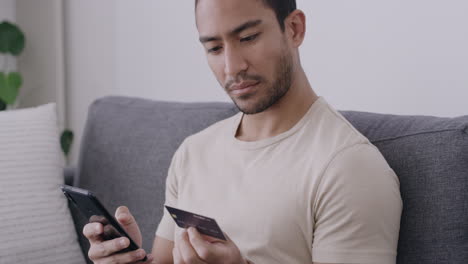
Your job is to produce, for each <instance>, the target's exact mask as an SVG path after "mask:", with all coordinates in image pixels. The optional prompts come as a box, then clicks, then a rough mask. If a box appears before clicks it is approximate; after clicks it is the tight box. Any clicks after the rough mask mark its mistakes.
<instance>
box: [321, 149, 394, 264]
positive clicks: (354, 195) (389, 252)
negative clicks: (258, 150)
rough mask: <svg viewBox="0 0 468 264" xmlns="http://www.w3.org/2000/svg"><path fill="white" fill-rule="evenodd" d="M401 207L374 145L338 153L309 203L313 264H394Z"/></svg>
mask: <svg viewBox="0 0 468 264" xmlns="http://www.w3.org/2000/svg"><path fill="white" fill-rule="evenodd" d="M402 208H403V203H402V200H401V195H400V182H399V179H398V177H397V176H396V174H395V172H394V171H393V170H392V169H391V167H390V166H389V165H388V163H387V162H386V160H385V159H384V157H383V156H382V154H381V153H380V151H379V150H378V149H377V148H376V147H375V146H374V145H372V144H364V143H363V144H357V145H354V146H351V147H348V148H346V149H344V150H342V151H340V152H339V153H338V154H336V155H335V157H334V158H333V159H332V160H331V161H330V163H329V164H328V167H327V168H326V169H325V171H324V173H323V175H322V179H321V182H320V184H319V186H318V189H317V195H316V198H315V199H314V202H313V212H314V233H313V243H312V260H313V261H314V262H319V263H361V264H365V263H380V264H395V263H396V255H397V245H398V235H399V230H400V218H401V212H402Z"/></svg>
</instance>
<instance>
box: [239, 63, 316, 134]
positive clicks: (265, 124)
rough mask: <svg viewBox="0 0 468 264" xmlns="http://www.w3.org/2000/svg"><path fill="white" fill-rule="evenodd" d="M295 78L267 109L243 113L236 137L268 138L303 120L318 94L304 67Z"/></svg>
mask: <svg viewBox="0 0 468 264" xmlns="http://www.w3.org/2000/svg"><path fill="white" fill-rule="evenodd" d="M293 80H294V81H293V83H291V87H290V89H289V91H288V92H287V93H286V94H285V95H284V96H283V97H282V98H281V99H280V100H278V102H276V103H275V104H274V105H272V106H270V107H269V108H268V109H267V110H265V111H263V112H261V113H258V114H254V115H243V118H242V120H241V122H240V124H239V127H238V130H237V133H236V138H238V139H240V140H242V141H257V140H262V139H266V138H269V137H273V136H276V135H278V134H281V133H283V132H286V131H288V130H289V129H291V128H292V127H293V126H294V125H295V124H296V123H297V122H299V120H301V118H302V117H303V116H304V115H305V114H306V112H307V111H308V110H309V108H310V107H311V106H312V104H313V103H314V102H315V101H316V100H317V99H318V96H317V95H316V94H315V92H314V91H313V90H312V87H311V86H310V83H309V81H308V80H307V77H306V75H305V73H304V71H303V70H302V69H301V70H300V71H299V72H298V74H297V75H296V76H294V78H293Z"/></svg>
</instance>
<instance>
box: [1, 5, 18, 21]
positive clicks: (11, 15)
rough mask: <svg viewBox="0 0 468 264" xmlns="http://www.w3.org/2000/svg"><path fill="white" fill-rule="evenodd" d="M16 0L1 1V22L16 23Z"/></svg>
mask: <svg viewBox="0 0 468 264" xmlns="http://www.w3.org/2000/svg"><path fill="white" fill-rule="evenodd" d="M15 18H16V16H15V0H0V21H3V20H8V21H10V22H14V21H15Z"/></svg>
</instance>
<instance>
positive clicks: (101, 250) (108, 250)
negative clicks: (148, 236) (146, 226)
mask: <svg viewBox="0 0 468 264" xmlns="http://www.w3.org/2000/svg"><path fill="white" fill-rule="evenodd" d="M115 218H116V219H117V221H118V222H119V223H120V225H121V226H122V227H123V228H124V229H125V231H126V232H127V233H128V235H129V236H130V237H131V238H132V239H133V241H135V243H137V245H138V246H139V247H141V245H142V237H141V232H140V228H139V227H138V224H137V222H136V221H135V218H133V216H132V214H130V211H129V210H128V208H127V207H125V206H120V207H119V208H117V210H116V211H115ZM104 232H105V231H104V226H103V225H102V224H101V223H89V224H86V225H85V226H84V228H83V234H84V235H85V237H86V238H87V239H88V240H89V243H90V245H91V246H90V248H89V251H88V256H89V259H91V260H92V261H93V262H94V263H96V264H99V263H135V262H137V261H139V260H141V259H143V258H144V257H145V256H147V257H148V260H147V261H146V262H138V263H139V264H150V263H151V261H152V260H153V257H152V256H151V254H148V255H146V252H145V250H144V249H142V248H140V249H138V250H135V251H130V252H125V253H116V252H118V251H120V250H122V249H125V248H127V247H128V246H129V245H130V240H129V239H128V238H126V237H119V238H115V239H112V240H104V239H103V234H104Z"/></svg>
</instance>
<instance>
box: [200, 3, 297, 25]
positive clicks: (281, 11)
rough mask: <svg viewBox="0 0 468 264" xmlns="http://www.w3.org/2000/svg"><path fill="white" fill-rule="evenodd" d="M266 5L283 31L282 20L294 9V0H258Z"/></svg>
mask: <svg viewBox="0 0 468 264" xmlns="http://www.w3.org/2000/svg"><path fill="white" fill-rule="evenodd" d="M199 1H200V0H195V7H197V5H198V2H199ZM260 1H262V2H263V3H264V4H265V5H266V6H267V7H269V8H271V9H273V11H275V14H276V19H277V20H278V23H279V25H280V27H281V31H283V32H284V29H285V25H284V20H285V19H286V17H288V16H289V14H291V13H292V12H293V11H294V10H296V0H260Z"/></svg>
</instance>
